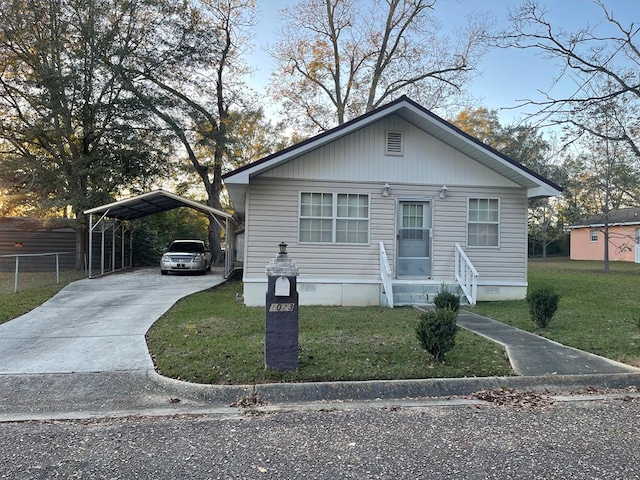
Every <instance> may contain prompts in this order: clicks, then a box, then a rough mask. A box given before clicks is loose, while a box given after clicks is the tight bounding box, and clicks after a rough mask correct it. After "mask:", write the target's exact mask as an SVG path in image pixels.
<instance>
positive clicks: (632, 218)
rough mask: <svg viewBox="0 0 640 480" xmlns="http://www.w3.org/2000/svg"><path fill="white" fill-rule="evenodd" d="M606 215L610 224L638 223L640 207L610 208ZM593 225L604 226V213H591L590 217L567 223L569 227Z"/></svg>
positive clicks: (639, 223)
mask: <svg viewBox="0 0 640 480" xmlns="http://www.w3.org/2000/svg"><path fill="white" fill-rule="evenodd" d="M607 217H608V219H607V223H608V224H609V225H610V226H614V225H618V226H622V225H640V207H633V208H620V209H618V210H611V211H610V212H609V214H608V215H607ZM593 227H604V215H602V214H600V215H593V216H592V217H589V218H585V219H584V220H580V221H579V222H577V223H575V224H573V225H569V228H570V229H574V228H593Z"/></svg>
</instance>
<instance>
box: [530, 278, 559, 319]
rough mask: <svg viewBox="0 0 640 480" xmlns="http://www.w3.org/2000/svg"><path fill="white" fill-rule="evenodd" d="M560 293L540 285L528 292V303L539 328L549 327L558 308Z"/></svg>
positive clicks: (532, 317)
mask: <svg viewBox="0 0 640 480" xmlns="http://www.w3.org/2000/svg"><path fill="white" fill-rule="evenodd" d="M559 300H560V295H558V294H557V293H555V291H554V290H553V289H552V288H551V287H548V286H543V287H538V288H536V289H535V290H533V291H531V292H529V293H527V303H528V304H529V313H530V314H531V319H532V320H533V321H534V322H535V324H536V325H537V326H538V328H547V326H548V325H549V322H551V319H552V318H553V316H554V315H555V313H556V310H558V302H559Z"/></svg>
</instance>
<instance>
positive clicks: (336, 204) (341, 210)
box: [298, 191, 371, 245]
mask: <svg viewBox="0 0 640 480" xmlns="http://www.w3.org/2000/svg"><path fill="white" fill-rule="evenodd" d="M370 226H371V197H370V195H369V194H364V193H335V192H310V191H301V192H299V197H298V242H300V243H321V244H327V243H330V244H341V245H342V244H347V245H369V243H370V237H371V232H370Z"/></svg>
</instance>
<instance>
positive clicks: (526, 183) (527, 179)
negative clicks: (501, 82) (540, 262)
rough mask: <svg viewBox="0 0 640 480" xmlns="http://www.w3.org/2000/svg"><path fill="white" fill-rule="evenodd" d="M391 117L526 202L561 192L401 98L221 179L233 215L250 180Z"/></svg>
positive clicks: (242, 205)
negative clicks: (514, 187) (515, 190)
mask: <svg viewBox="0 0 640 480" xmlns="http://www.w3.org/2000/svg"><path fill="white" fill-rule="evenodd" d="M390 115H397V116H399V117H401V118H403V119H404V120H406V121H407V122H409V123H411V124H413V125H415V126H416V127H418V128H419V129H421V130H423V131H425V132H427V133H429V134H430V135H432V136H433V137H435V138H437V139H438V140H440V141H442V142H444V143H446V144H447V145H449V146H451V147H452V148H454V149H456V150H458V151H460V152H461V153H463V154H465V155H467V156H468V157H470V158H472V159H474V160H476V161H477V162H479V163H481V164H482V165H484V166H486V167H488V168H490V169H491V170H493V171H495V172H497V173H499V174H500V175H502V176H504V177H506V178H508V179H509V180H511V181H513V182H514V183H516V184H518V185H521V186H522V187H524V188H526V189H527V194H528V196H529V198H536V197H550V196H555V195H558V194H559V193H560V192H561V191H562V188H561V187H559V186H558V185H556V184H555V183H553V182H551V181H550V180H548V179H546V178H544V177H542V176H541V175H538V174H537V173H535V172H534V171H532V170H530V169H528V168H527V167H525V166H524V165H521V164H520V163H518V162H516V161H515V160H512V159H511V158H509V157H507V156H506V155H503V154H501V153H500V152H498V151H497V150H495V149H493V148H491V147H490V146H488V145H485V144H484V143H482V142H481V141H480V140H478V139H476V138H474V137H472V136H471V135H469V134H467V133H465V132H463V131H462V130H460V129H459V128H458V127H456V126H455V125H453V124H451V123H449V122H447V121H446V120H444V119H442V118H440V117H439V116H437V115H435V114H434V113H432V112H430V111H429V110H427V109H426V108H424V107H422V106H421V105H419V104H417V103H416V102H414V101H413V100H411V99H410V98H408V97H407V96H405V95H403V96H402V97H400V98H398V99H397V100H394V101H392V102H390V103H388V104H386V105H384V106H382V107H379V108H377V109H375V110H372V111H370V112H368V113H365V114H364V115H362V116H360V117H357V118H354V119H353V120H351V121H349V122H347V123H345V124H343V125H340V126H338V127H335V128H333V129H331V130H327V131H326V132H322V133H320V134H318V135H316V136H315V137H311V138H309V139H307V140H305V141H303V142H300V143H297V144H295V145H292V146H291V147H288V148H285V149H284V150H281V151H279V152H276V153H274V154H272V155H269V156H267V157H265V158H263V159H261V160H258V161H256V162H253V163H249V164H247V165H244V166H243V167H240V168H238V169H236V170H234V171H232V172H229V173H227V174H225V175H223V176H222V178H223V180H224V183H225V186H226V187H227V191H228V193H229V196H230V197H231V201H232V202H233V204H234V206H235V208H236V211H243V210H244V199H245V195H246V188H247V186H248V185H249V181H250V179H251V178H252V177H255V176H257V175H260V174H261V173H264V172H266V171H268V170H270V169H272V168H275V167H277V166H279V165H282V164H283V163H286V162H289V161H291V160H294V159H295V158H297V157H299V156H301V155H303V154H305V153H307V152H309V151H311V150H315V149H317V148H319V147H322V146H324V145H326V144H328V143H330V142H333V141H335V140H337V139H339V138H342V137H344V136H345V135H348V134H350V133H352V132H354V131H356V130H358V129H361V128H363V127H365V126H367V125H370V124H372V123H374V122H377V121H378V120H381V119H383V118H385V117H388V116H390Z"/></svg>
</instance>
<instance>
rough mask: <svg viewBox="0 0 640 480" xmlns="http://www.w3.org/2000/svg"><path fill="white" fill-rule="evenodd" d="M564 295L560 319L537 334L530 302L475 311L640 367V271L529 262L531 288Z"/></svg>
mask: <svg viewBox="0 0 640 480" xmlns="http://www.w3.org/2000/svg"><path fill="white" fill-rule="evenodd" d="M539 285H549V286H551V287H552V288H554V289H555V290H556V292H557V293H559V294H560V303H559V307H558V311H557V312H556V315H555V316H554V318H553V319H552V320H551V323H550V324H549V326H548V327H547V328H546V329H545V330H544V331H539V332H538V331H537V327H536V325H535V323H534V322H533V321H532V320H531V318H530V315H529V309H528V305H527V303H526V301H524V300H522V301H513V302H485V303H479V304H478V305H476V307H474V309H473V311H474V312H476V313H479V314H481V315H485V316H488V317H491V318H494V319H496V320H499V321H501V322H504V323H508V324H509V325H513V326H516V327H518V328H521V329H523V330H527V331H529V332H537V333H539V334H541V335H544V336H545V337H547V338H550V339H552V340H555V341H557V342H560V343H563V344H565V345H569V346H572V347H575V348H579V349H581V350H585V351H588V352H592V353H595V354H597V355H602V356H604V357H607V358H611V359H614V360H618V361H620V362H624V363H627V364H629V365H635V366H640V304H639V303H638V300H639V299H640V265H637V264H633V263H628V262H615V263H613V262H612V263H611V267H610V272H609V273H604V272H603V263H602V262H586V261H570V260H566V259H561V260H555V259H554V260H548V261H546V262H542V261H537V260H536V261H529V288H530V289H531V288H535V287H536V286H539Z"/></svg>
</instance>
